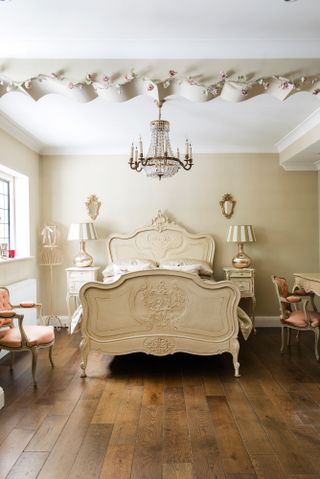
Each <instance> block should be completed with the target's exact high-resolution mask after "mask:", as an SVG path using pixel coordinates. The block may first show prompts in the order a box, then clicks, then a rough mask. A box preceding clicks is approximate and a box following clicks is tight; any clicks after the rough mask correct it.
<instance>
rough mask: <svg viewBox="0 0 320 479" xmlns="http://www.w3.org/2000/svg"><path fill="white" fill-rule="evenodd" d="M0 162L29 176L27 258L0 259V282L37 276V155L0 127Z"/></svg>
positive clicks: (5, 282) (7, 282)
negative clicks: (28, 255) (4, 260)
mask: <svg viewBox="0 0 320 479" xmlns="http://www.w3.org/2000/svg"><path fill="white" fill-rule="evenodd" d="M0 150H1V158H0V164H3V165H5V166H7V167H8V168H11V169H13V170H16V171H18V172H19V173H22V174H24V175H27V176H28V177H29V188H30V234H31V238H30V246H31V256H32V257H31V258H30V259H25V260H21V261H12V262H11V261H10V262H9V261H8V262H6V263H0V284H2V285H6V284H10V283H14V282H16V281H20V280H23V279H28V278H37V277H38V266H37V240H38V230H39V156H38V154H37V153H35V152H33V151H31V150H30V149H29V148H27V147H26V146H24V145H22V144H21V143H20V142H18V141H17V140H15V139H14V138H13V137H11V136H9V135H8V134H7V133H5V132H4V131H3V130H0Z"/></svg>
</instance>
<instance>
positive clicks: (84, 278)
mask: <svg viewBox="0 0 320 479" xmlns="http://www.w3.org/2000/svg"><path fill="white" fill-rule="evenodd" d="M99 269H100V266H87V267H86V268H78V267H77V266H71V268H66V273H67V296H66V302H67V308H68V316H69V319H71V315H72V313H73V311H74V310H75V309H76V308H77V306H79V291H80V288H81V286H82V285H83V284H85V283H88V282H89V281H97V279H98V271H99Z"/></svg>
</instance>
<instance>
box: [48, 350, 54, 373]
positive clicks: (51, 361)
mask: <svg viewBox="0 0 320 479" xmlns="http://www.w3.org/2000/svg"><path fill="white" fill-rule="evenodd" d="M52 351H53V345H52V346H50V348H49V360H50V363H51V366H52V367H53V368H54V362H53V359H52Z"/></svg>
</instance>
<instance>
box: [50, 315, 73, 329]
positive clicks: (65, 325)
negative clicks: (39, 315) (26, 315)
mask: <svg viewBox="0 0 320 479" xmlns="http://www.w3.org/2000/svg"><path fill="white" fill-rule="evenodd" d="M57 316H58V318H60V321H61V324H62V327H63V328H68V327H69V326H70V319H69V316H62V315H60V314H57ZM47 318H48V316H46V315H44V316H43V320H44V322H45V324H47ZM48 324H51V325H52V326H56V327H57V328H59V327H61V324H60V323H59V321H58V320H57V319H55V320H53V321H49V323H48Z"/></svg>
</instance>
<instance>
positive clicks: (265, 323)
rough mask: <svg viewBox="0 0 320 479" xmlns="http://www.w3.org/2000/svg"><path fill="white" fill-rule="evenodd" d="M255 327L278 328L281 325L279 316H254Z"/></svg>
mask: <svg viewBox="0 0 320 479" xmlns="http://www.w3.org/2000/svg"><path fill="white" fill-rule="evenodd" d="M255 323H256V327H257V328H278V327H280V326H281V323H280V319H279V316H256V318H255Z"/></svg>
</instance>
